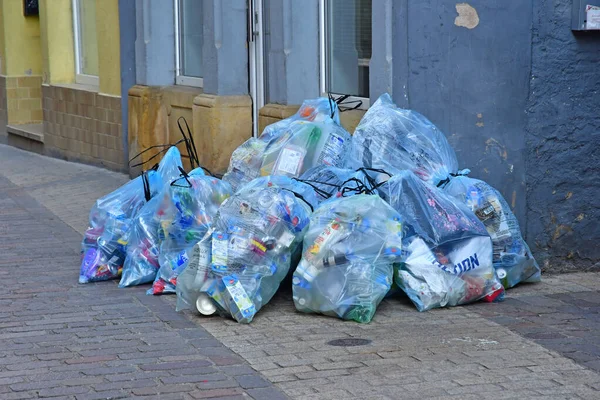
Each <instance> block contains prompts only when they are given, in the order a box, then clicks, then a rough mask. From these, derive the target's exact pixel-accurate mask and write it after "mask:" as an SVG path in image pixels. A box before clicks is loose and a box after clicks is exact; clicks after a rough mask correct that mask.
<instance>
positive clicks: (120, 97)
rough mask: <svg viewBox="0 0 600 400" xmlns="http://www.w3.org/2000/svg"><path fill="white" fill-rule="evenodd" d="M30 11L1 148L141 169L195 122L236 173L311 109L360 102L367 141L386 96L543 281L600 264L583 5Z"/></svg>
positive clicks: (185, 1)
mask: <svg viewBox="0 0 600 400" xmlns="http://www.w3.org/2000/svg"><path fill="white" fill-rule="evenodd" d="M23 3H24V2H23V1H21V0H0V28H1V29H0V62H1V64H0V74H1V76H0V141H4V142H9V143H12V144H15V145H18V146H21V147H26V148H29V149H31V150H36V151H41V152H44V153H46V154H49V155H52V156H57V157H62V158H66V159H68V160H74V161H81V162H87V163H93V164H96V165H102V166H105V167H108V168H111V169H115V170H121V171H128V170H129V169H128V165H127V160H128V159H129V158H131V157H132V156H134V155H136V154H137V153H138V152H139V151H141V150H143V149H145V148H148V147H150V146H153V145H157V144H168V143H175V142H176V141H177V140H178V139H179V138H180V137H181V136H180V132H179V126H178V120H179V119H180V117H185V119H186V121H187V122H188V123H189V126H190V129H191V131H192V133H193V136H194V138H195V142H196V146H197V148H198V154H199V156H200V161H201V163H202V164H203V165H204V166H206V167H207V168H209V169H211V170H215V171H218V172H223V171H224V170H225V169H226V167H227V164H228V161H229V157H230V155H231V152H232V151H233V150H234V149H235V148H236V147H237V146H238V145H239V144H241V143H242V142H243V141H245V140H246V139H247V138H249V137H251V136H252V135H253V134H254V135H256V134H259V133H260V132H261V131H262V129H263V128H264V126H266V125H267V124H269V123H272V122H275V121H277V120H279V119H282V118H285V117H287V116H289V115H291V114H293V113H294V112H295V111H296V110H297V108H298V106H299V104H300V103H301V102H302V101H303V100H304V99H307V98H315V97H318V96H320V95H323V94H325V93H332V94H333V95H334V96H346V97H347V98H346V99H345V100H344V104H345V105H346V108H348V109H351V108H355V109H352V110H348V111H345V112H343V113H342V114H341V116H342V124H343V125H344V126H345V127H346V128H347V129H348V130H349V131H350V132H352V131H353V130H354V127H355V126H356V124H357V123H358V121H359V120H360V118H361V116H362V115H363V114H364V112H365V110H366V109H368V107H369V105H370V104H372V103H373V102H374V101H375V100H376V99H377V98H378V97H379V95H381V94H382V93H384V92H389V93H390V94H391V95H392V97H393V98H394V100H395V102H396V103H397V104H398V105H399V106H401V107H405V108H411V109H414V110H417V111H419V112H421V113H422V114H424V115H425V116H427V117H428V118H429V119H431V120H432V121H433V122H434V123H435V124H436V125H437V126H438V127H439V128H440V129H441V130H442V131H443V132H445V133H446V136H447V137H448V138H449V141H450V143H451V145H452V146H453V147H454V148H455V150H456V153H457V156H458V158H459V163H460V167H461V168H469V169H471V171H472V173H471V175H472V176H474V177H478V178H481V179H484V180H486V181H487V182H489V183H490V184H492V185H493V186H495V187H496V188H498V189H499V190H500V191H501V192H502V194H503V195H504V196H505V197H506V199H507V201H508V202H509V203H510V204H511V206H512V207H513V209H514V211H515V214H516V215H517V217H518V219H519V221H520V223H521V227H522V230H523V231H524V233H525V235H526V238H527V240H528V242H529V243H530V245H531V247H532V248H533V250H534V252H535V254H536V255H537V257H538V258H539V259H540V260H542V263H543V264H544V266H545V268H547V269H553V270H559V269H561V270H567V269H574V268H576V269H586V268H592V267H598V266H600V265H599V264H598V262H599V261H600V246H597V245H596V242H597V241H598V240H600V228H598V227H597V224H596V223H595V221H596V220H597V219H598V217H599V212H598V210H599V209H600V200H599V199H598V198H599V196H597V195H596V194H597V193H598V189H597V188H598V186H599V184H600V181H599V180H600V173H599V172H600V162H599V160H598V157H599V156H598V152H597V151H596V148H597V141H598V138H599V135H600V114H599V113H598V110H599V109H600V96H599V94H598V92H599V91H600V32H585V31H581V30H579V29H578V28H574V26H573V20H574V17H575V15H576V14H577V13H578V12H579V11H580V10H579V7H580V6H581V4H580V3H581V2H580V1H574V0H510V1H503V2H489V1H486V0H470V1H468V2H457V1H449V0H422V1H419V2H411V1H408V0H302V1H300V0H40V1H39V15H37V16H36V15H31V16H25V15H24V6H23ZM584 3H585V2H584ZM596 3H598V5H600V1H599V0H589V1H587V3H586V4H596ZM584 6H585V5H584ZM150 156H152V152H148V153H146V154H145V155H144V156H143V157H142V159H143V160H144V159H148V158H149V157H150ZM130 172H131V173H136V172H137V171H133V170H132V171H130Z"/></svg>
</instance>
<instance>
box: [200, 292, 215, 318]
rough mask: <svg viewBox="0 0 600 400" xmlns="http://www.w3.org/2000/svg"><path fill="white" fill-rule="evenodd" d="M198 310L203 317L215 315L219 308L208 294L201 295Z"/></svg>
mask: <svg viewBox="0 0 600 400" xmlns="http://www.w3.org/2000/svg"><path fill="white" fill-rule="evenodd" d="M196 309H197V310H198V312H199V313H200V314H202V315H213V314H214V313H215V312H217V307H216V306H215V304H214V303H213V302H212V301H211V299H210V297H208V295H207V294H206V293H200V296H198V299H197V300H196Z"/></svg>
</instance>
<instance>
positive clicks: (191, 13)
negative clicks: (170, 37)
mask: <svg viewBox="0 0 600 400" xmlns="http://www.w3.org/2000/svg"><path fill="white" fill-rule="evenodd" d="M203 3H204V1H198V0H177V11H178V12H177V24H176V29H177V47H178V55H177V83H178V84H183V85H195V86H199V85H201V84H202V82H201V81H200V80H199V79H198V78H202V75H203V71H202V44H203V43H202V42H203V32H202V31H203V29H204V24H203V21H202V18H203V12H202V7H203V6H202V5H203ZM186 78H196V79H186Z"/></svg>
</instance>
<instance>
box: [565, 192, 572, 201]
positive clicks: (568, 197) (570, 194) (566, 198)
mask: <svg viewBox="0 0 600 400" xmlns="http://www.w3.org/2000/svg"><path fill="white" fill-rule="evenodd" d="M571 196H573V192H569V193H567V195H566V196H565V200H569V199H570V198H571Z"/></svg>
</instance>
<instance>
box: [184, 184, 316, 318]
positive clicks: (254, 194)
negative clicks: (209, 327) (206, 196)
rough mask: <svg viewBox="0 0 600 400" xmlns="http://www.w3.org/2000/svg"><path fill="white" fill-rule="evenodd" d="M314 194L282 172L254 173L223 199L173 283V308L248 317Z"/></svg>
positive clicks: (276, 273) (288, 256)
mask: <svg viewBox="0 0 600 400" xmlns="http://www.w3.org/2000/svg"><path fill="white" fill-rule="evenodd" d="M311 203H312V204H316V195H315V193H314V191H313V190H312V188H311V187H310V186H307V185H304V184H303V183H300V182H297V181H294V180H292V179H290V178H287V177H284V176H274V177H263V178H258V179H255V180H254V181H252V182H250V183H249V184H247V185H246V186H244V187H242V189H240V190H239V191H238V192H237V193H236V194H235V195H233V196H232V197H230V198H229V199H228V200H227V201H226V202H224V203H223V204H222V205H221V207H220V209H219V213H218V215H217V217H216V218H215V223H214V231H213V232H212V234H211V235H210V236H207V237H206V238H205V239H203V240H202V241H201V242H200V243H198V244H197V245H196V246H195V248H194V252H193V254H192V258H191V260H190V261H189V263H188V266H187V268H186V269H185V271H184V272H183V273H182V274H181V276H180V281H179V282H178V285H177V309H178V310H181V309H185V308H193V307H196V308H197V309H198V311H200V312H201V313H203V314H212V313H214V312H216V311H218V312H219V313H220V314H221V315H224V316H231V317H233V318H234V319H235V320H236V321H238V322H242V323H249V322H251V321H252V319H253V318H254V316H255V314H256V313H257V312H258V311H259V310H260V309H261V307H263V306H264V305H265V304H267V303H268V302H269V300H270V299H271V298H272V297H273V295H274V294H275V292H276V291H277V289H278V288H279V284H280V283H281V281H282V280H283V279H284V278H285V276H286V275H287V274H288V271H289V270H290V266H291V263H292V257H293V253H294V251H295V249H296V248H297V247H298V246H299V244H300V243H302V238H303V235H304V232H305V230H306V227H307V226H308V219H309V216H310V213H311V207H312V204H311Z"/></svg>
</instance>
